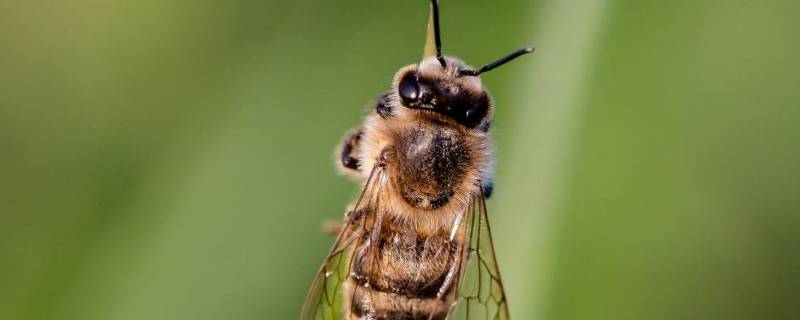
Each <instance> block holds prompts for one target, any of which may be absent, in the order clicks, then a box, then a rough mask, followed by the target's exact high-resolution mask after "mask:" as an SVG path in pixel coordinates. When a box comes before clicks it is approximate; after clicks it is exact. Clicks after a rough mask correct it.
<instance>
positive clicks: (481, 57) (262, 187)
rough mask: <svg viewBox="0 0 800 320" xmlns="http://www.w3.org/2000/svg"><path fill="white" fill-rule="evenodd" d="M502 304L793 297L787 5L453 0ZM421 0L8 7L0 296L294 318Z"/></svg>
mask: <svg viewBox="0 0 800 320" xmlns="http://www.w3.org/2000/svg"><path fill="white" fill-rule="evenodd" d="M441 6H442V20H443V25H442V28H443V40H444V50H445V51H446V52H447V53H450V54H455V55H458V56H460V57H461V58H463V59H465V60H466V61H467V62H470V63H472V64H477V65H480V64H483V63H486V62H488V61H490V60H492V59H494V58H497V57H499V56H501V55H503V54H505V53H508V52H510V51H511V50H513V49H516V48H518V47H520V46H522V45H527V44H532V45H535V46H536V47H537V52H536V53H535V55H533V56H526V57H524V58H521V59H520V60H517V61H514V62H512V63H511V64H509V65H507V66H504V67H503V68H500V69H498V70H496V71H492V72H491V73H488V74H486V75H484V76H483V80H484V83H485V84H486V85H487V86H488V87H489V88H490V89H491V90H492V92H493V94H494V96H495V100H496V102H497V105H498V106H497V116H496V121H495V125H494V126H493V130H494V139H495V141H496V144H497V162H496V167H497V168H496V175H497V176H496V183H497V189H496V192H497V193H496V196H495V197H494V198H493V199H491V201H490V202H489V206H490V207H489V209H490V214H491V219H492V221H493V224H494V225H493V229H494V231H495V242H496V245H497V251H498V256H499V259H500V265H501V268H502V271H503V275H504V278H505V281H506V285H507V289H508V293H509V299H510V305H511V311H512V314H513V315H514V316H515V318H516V319H548V320H549V319H796V318H797V315H798V314H800V307H799V306H800V254H798V249H800V217H798V214H800V212H798V211H800V173H798V165H799V164H800V128H798V125H800V90H799V89H800V62H798V56H800V55H799V54H798V53H799V52H798V49H800V41H798V35H797V33H798V30H800V21H799V20H798V17H800V16H799V15H798V12H800V11H799V10H798V9H800V3H798V2H797V1H790V0H786V1H776V0H766V1H750V0H707V1H693V0H692V1H690V0H677V1H616V0H593V1H588V0H587V1H558V0H537V1H516V0H515V1H499V2H497V1H495V2H489V1H479V0H465V1H455V0H453V1H450V0H443V1H441ZM427 10H428V8H427V2H426V1H424V0H415V1H367V0H358V1H353V0H342V1H313V0H301V1H272V0H258V1H248V0H235V1H234V0H231V1H206V0H193V1H185V0H170V1H163V0H141V1H99V0H80V1H58V0H52V1H11V0H7V1H2V2H0V319H9V320H11V319H86V320H91V319H113V320H125V319H292V318H295V317H296V316H297V314H298V311H299V308H300V304H301V302H302V300H303V297H304V294H305V291H306V288H307V286H308V285H309V284H310V281H311V279H312V276H313V274H314V272H315V271H316V270H317V268H318V266H319V263H320V262H321V260H322V258H323V257H324V255H325V253H326V251H327V249H328V246H329V245H330V243H331V241H332V239H331V238H329V237H327V236H326V235H324V234H322V233H321V232H320V225H321V221H323V220H324V219H328V218H336V219H338V218H340V217H341V216H342V214H343V211H344V208H345V205H346V204H347V203H348V202H349V201H351V200H352V199H353V198H354V197H355V195H356V193H357V190H358V187H357V186H356V185H355V184H353V183H352V182H350V181H348V180H347V179H345V178H343V177H340V176H337V175H336V173H335V171H334V166H333V164H332V161H331V159H332V152H333V148H334V146H335V144H336V143H337V142H338V141H339V139H340V137H341V136H342V135H343V133H344V132H345V131H346V130H347V129H349V128H351V127H354V126H356V125H357V124H358V123H359V122H360V120H361V118H362V116H363V115H364V111H365V110H366V105H367V103H369V101H370V100H372V99H374V98H375V97H377V95H378V94H379V93H381V92H382V91H383V90H385V89H386V88H387V86H388V84H389V81H390V79H391V76H392V74H393V73H394V72H395V71H396V70H397V69H398V68H399V67H401V66H403V65H405V64H407V63H412V62H415V61H416V60H418V59H419V57H420V56H421V52H422V45H423V40H424V33H425V23H426V20H427Z"/></svg>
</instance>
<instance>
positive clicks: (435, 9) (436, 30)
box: [431, 0, 447, 68]
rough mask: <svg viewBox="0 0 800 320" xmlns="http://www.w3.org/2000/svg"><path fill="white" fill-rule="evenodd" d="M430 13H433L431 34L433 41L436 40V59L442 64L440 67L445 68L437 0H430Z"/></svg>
mask: <svg viewBox="0 0 800 320" xmlns="http://www.w3.org/2000/svg"><path fill="white" fill-rule="evenodd" d="M431 14H432V15H433V35H434V41H436V60H439V63H440V64H442V68H447V63H445V61H444V58H443V57H442V37H441V36H440V33H439V1H438V0H431Z"/></svg>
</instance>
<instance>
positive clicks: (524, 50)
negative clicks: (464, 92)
mask: <svg viewBox="0 0 800 320" xmlns="http://www.w3.org/2000/svg"><path fill="white" fill-rule="evenodd" d="M534 50H535V48H533V47H529V48H522V49H519V50H517V51H514V52H512V53H511V54H509V55H507V56H505V57H502V58H500V59H497V60H495V61H494V62H492V63H490V64H487V65H485V66H483V67H481V68H480V69H478V70H470V69H463V70H459V71H458V74H459V75H460V76H473V77H474V76H477V75H479V74H481V73H484V72H486V71H489V70H492V69H494V68H497V67H499V66H502V65H503V64H505V63H506V62H509V61H511V60H514V59H516V58H517V57H519V56H521V55H523V54H528V53H531V52H533V51H534Z"/></svg>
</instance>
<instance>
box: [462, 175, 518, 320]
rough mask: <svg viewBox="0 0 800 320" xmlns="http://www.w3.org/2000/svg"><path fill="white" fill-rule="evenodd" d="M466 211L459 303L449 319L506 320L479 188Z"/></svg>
mask: <svg viewBox="0 0 800 320" xmlns="http://www.w3.org/2000/svg"><path fill="white" fill-rule="evenodd" d="M466 213H467V215H466V217H467V220H466V228H467V232H466V234H465V236H466V237H467V238H466V240H467V241H465V243H467V244H468V245H466V246H464V248H463V251H462V257H463V258H462V261H463V262H462V266H461V272H460V279H459V286H458V290H457V295H458V302H457V304H456V306H455V308H454V310H453V311H451V314H450V317H449V319H459V320H475V319H483V320H488V319H492V320H507V319H509V315H508V302H507V301H506V295H505V290H504V289H503V281H502V280H501V278H500V270H499V268H498V267H497V259H496V257H495V252H494V244H493V243H492V230H491V228H490V227H489V219H488V217H487V213H486V198H485V197H484V196H483V192H482V191H481V192H480V193H479V194H478V195H476V196H475V197H473V199H472V202H471V203H470V205H469V207H468V208H467V212H466Z"/></svg>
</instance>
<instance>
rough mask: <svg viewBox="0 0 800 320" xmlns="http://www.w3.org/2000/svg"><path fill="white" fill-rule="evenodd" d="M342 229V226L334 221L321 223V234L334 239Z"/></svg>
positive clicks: (329, 220)
mask: <svg viewBox="0 0 800 320" xmlns="http://www.w3.org/2000/svg"><path fill="white" fill-rule="evenodd" d="M342 228H344V224H343V223H341V222H339V221H336V220H334V219H326V220H325V221H322V233H324V234H325V235H328V236H331V237H335V236H337V235H338V234H339V232H342Z"/></svg>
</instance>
